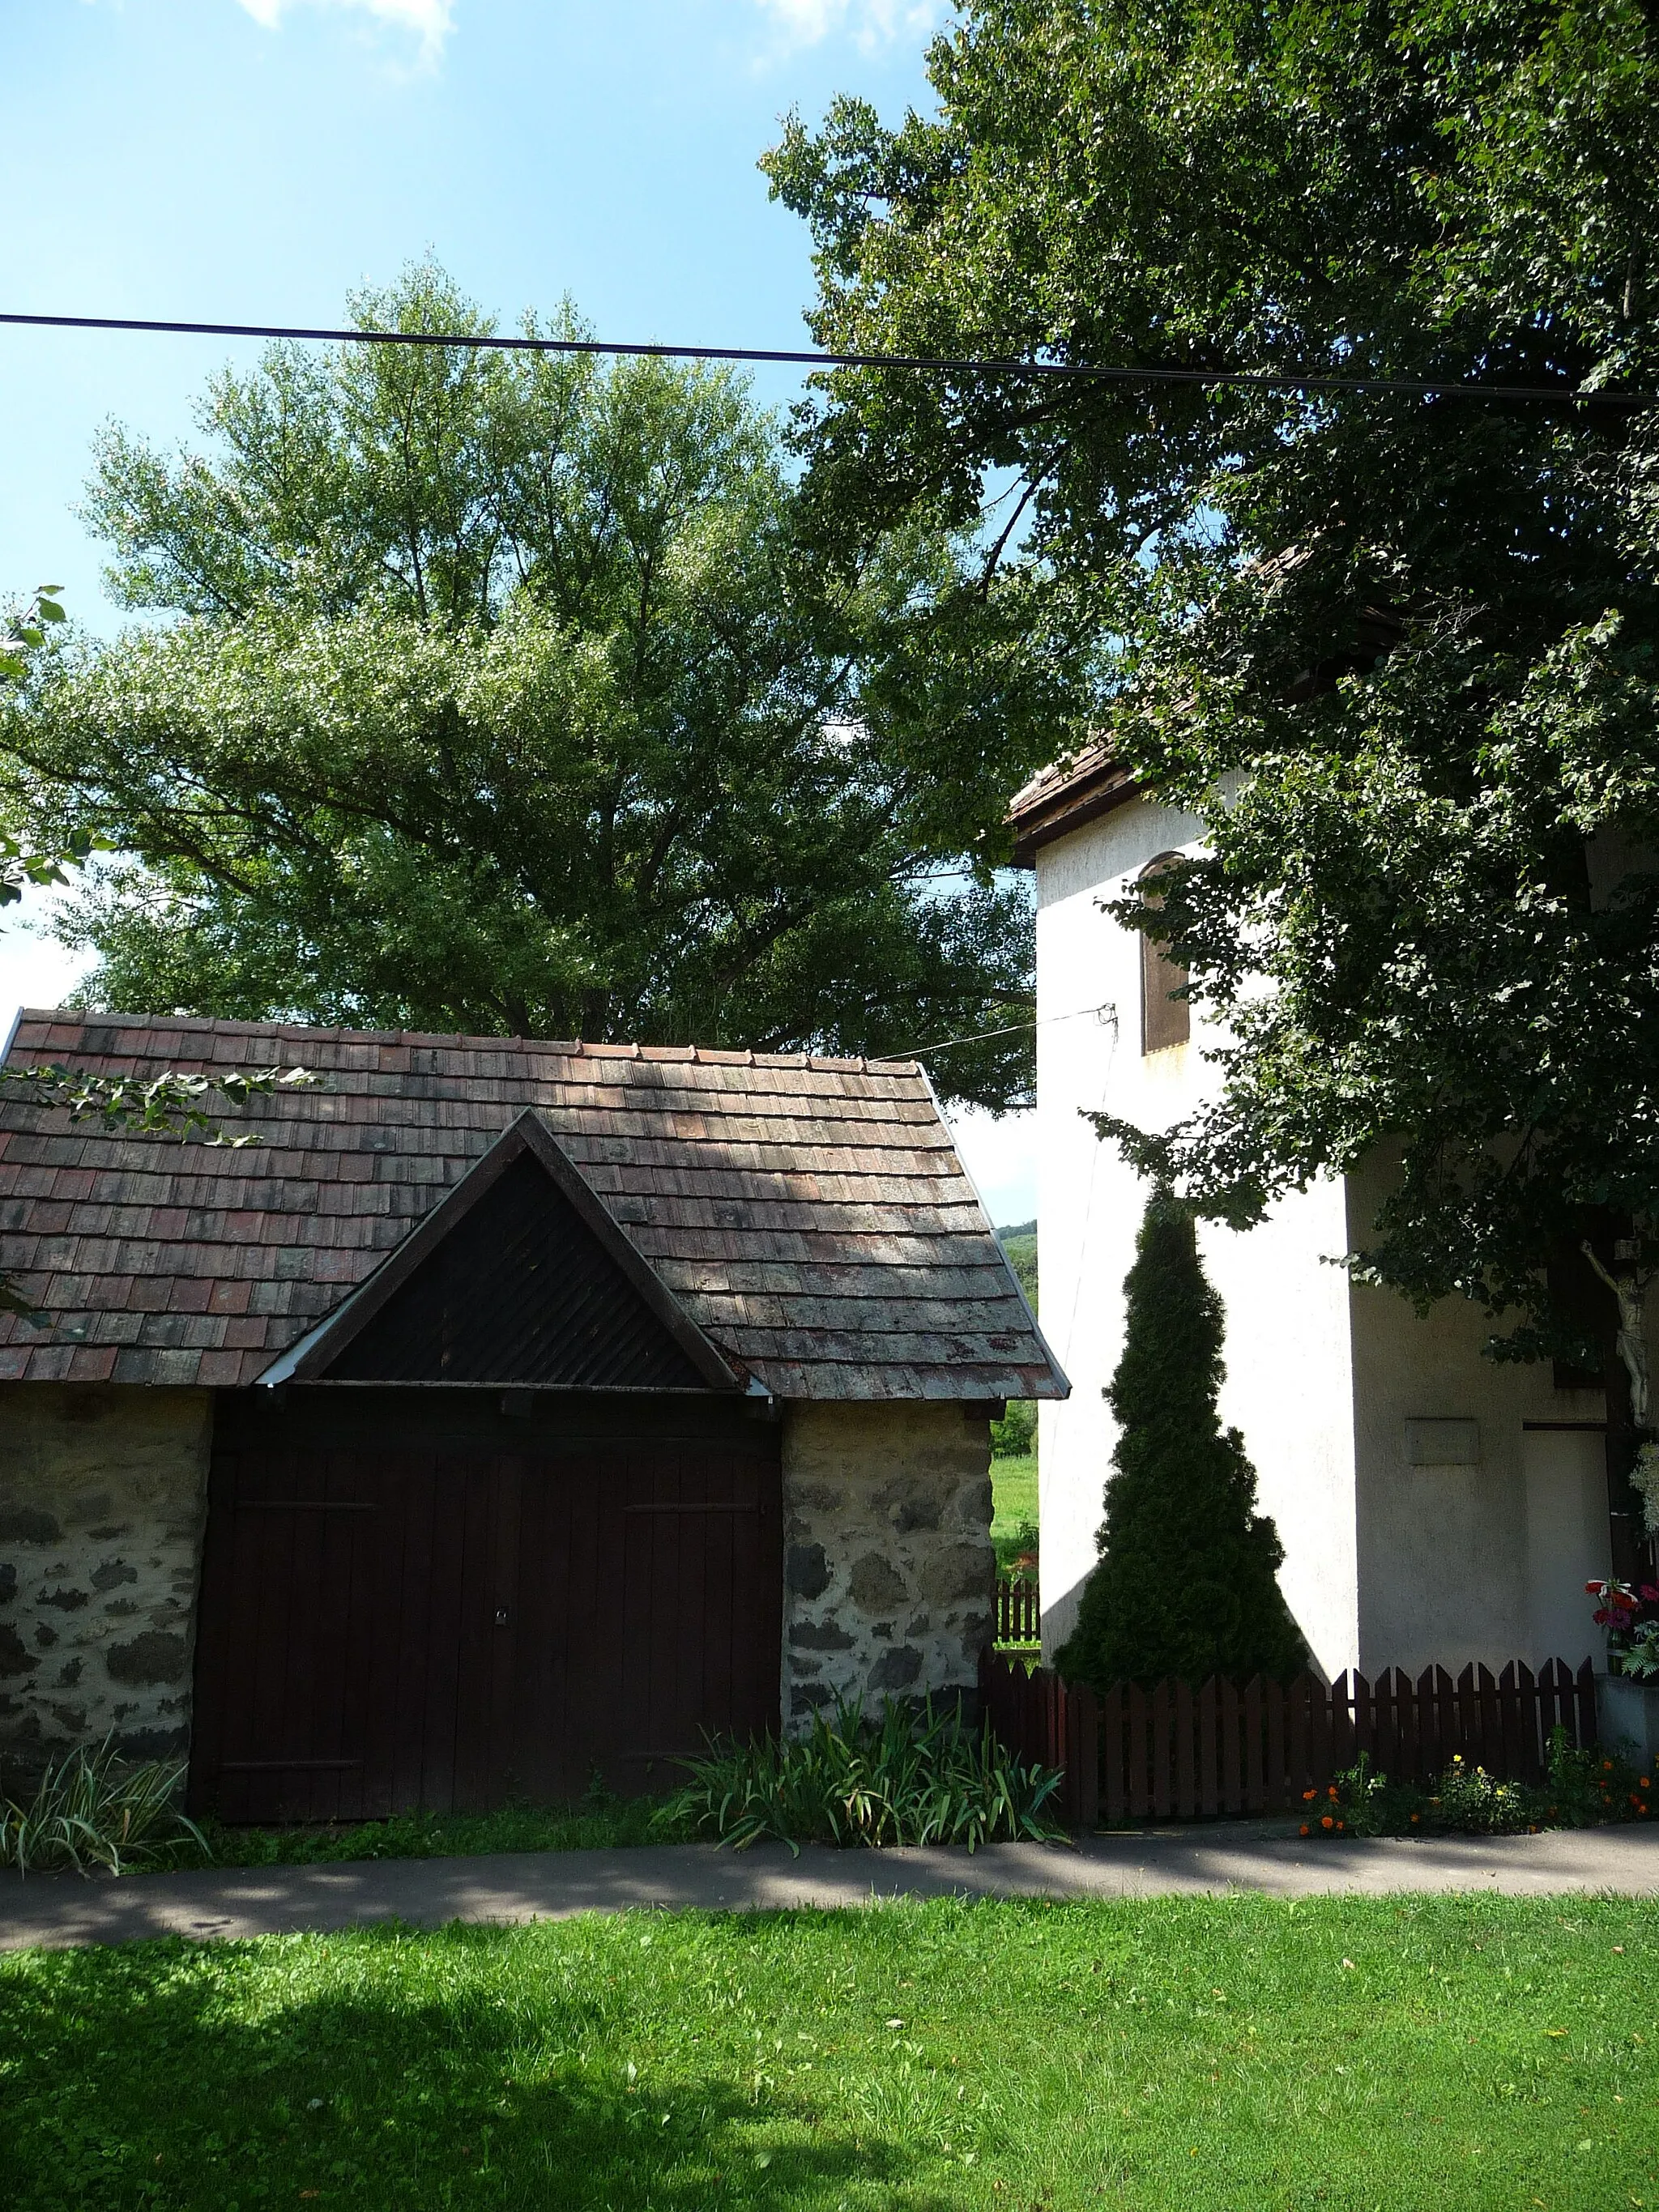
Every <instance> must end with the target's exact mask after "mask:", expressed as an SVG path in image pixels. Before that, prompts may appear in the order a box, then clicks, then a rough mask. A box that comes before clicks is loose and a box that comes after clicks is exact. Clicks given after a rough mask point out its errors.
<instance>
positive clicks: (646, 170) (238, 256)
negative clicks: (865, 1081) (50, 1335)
mask: <svg viewBox="0 0 1659 2212" xmlns="http://www.w3.org/2000/svg"><path fill="white" fill-rule="evenodd" d="M944 14H945V9H944V8H943V6H942V5H939V4H937V0H56V3H55V4H52V5H49V6H39V5H37V6H34V7H33V8H25V7H23V6H22V5H21V4H19V0H14V4H13V5H12V6H11V7H9V8H8V9H7V10H6V15H7V21H6V24H5V28H4V33H3V43H0V195H3V204H4V205H5V207H6V209H7V210H8V215H9V222H8V225H7V229H8V237H9V251H8V252H7V255H6V260H5V276H4V279H3V283H0V304H3V306H5V307H10V308H13V309H21V310H26V311H31V312H40V313H71V314H76V313H79V314H104V315H138V316H146V317H161V318H173V319H183V320H203V321H224V322H294V323H322V324H330V323H334V322H337V321H339V320H341V319H342V318H343V306H344V302H345V299H346V295H347V294H348V293H349V291H351V290H352V289H353V288H354V287H356V286H357V285H360V284H363V283H383V282H385V281H386V279H388V278H389V277H391V276H393V275H394V274H395V273H396V271H397V270H398V269H399V268H400V267H401V266H402V265H403V264H404V263H405V262H406V261H409V260H410V259H413V258H416V257H418V256H419V255H421V254H422V253H424V252H428V251H430V252H433V253H435V255H436V257H437V258H438V259H439V260H440V261H441V263H442V264H443V265H444V266H445V267H446V268H447V270H449V272H450V273H451V275H452V276H454V277H455V278H456V279H457V281H458V282H459V283H460V284H461V285H462V286H463V287H464V288H465V289H467V290H468V291H470V292H471V294H472V295H473V296H474V297H475V298H477V300H478V301H481V302H482V303H483V305H484V306H485V307H487V308H489V309H490V310H491V311H493V312H495V313H497V314H499V315H500V316H501V317H502V319H505V320H508V321H510V320H512V319H513V318H515V317H516V316H517V314H518V313H519V312H520V310H521V309H522V308H524V307H530V306H535V307H541V308H544V309H545V308H547V307H550V306H551V305H552V304H553V303H554V302H555V301H556V300H557V299H558V298H559V297H560V296H561V295H562V294H564V293H567V292H568V294H570V295H571V296H572V297H573V298H574V301H576V303H577V305H578V307H580V310H581V311H582V313H584V314H585V315H586V316H587V317H588V319H590V320H591V321H592V323H593V324H594V325H596V327H597V328H598V329H599V331H600V332H601V334H603V335H605V336H606V337H628V338H657V339H666V340H678V341H684V342H688V343H699V344H707V343H736V344H751V345H784V346H789V345H794V344H798V343H805V332H804V331H803V326H802V323H801V311H802V308H803V307H804V306H805V304H806V302H807V301H808V300H809V299H810V297H811V264H810V259H809V253H808V245H807V240H806V236H805V232H804V230H803V228H802V227H801V225H800V224H799V223H798V222H796V220H795V219H794V217H793V216H790V215H789V214H787V212H786V211H785V210H782V209H781V208H777V207H775V206H773V205H772V204H770V203H769V200H768V198H767V196H766V186H765V180H764V179H763V177H762V176H761V175H760V174H759V173H758V171H757V168H756V166H755V163H756V160H757V156H758V155H759V154H760V153H761V152H762V151H763V149H765V148H766V147H767V146H768V145H769V144H770V143H772V142H773V141H774V140H775V137H776V136H777V130H778V118H779V117H780V116H781V114H783V113H784V112H787V110H788V109H790V108H791V107H799V109H800V110H801V111H802V112H803V113H804V114H805V115H806V116H807V117H808V118H812V117H815V116H817V115H818V114H819V113H821V112H822V111H823V106H825V104H826V102H827V101H828V100H829V98H830V96H831V95H832V94H834V93H836V92H838V91H846V92H854V93H858V94H862V95H863V96H865V97H866V98H867V99H869V100H872V101H873V102H874V103H875V105H876V106H878V108H879V109H880V110H881V111H882V112H884V114H887V115H889V116H891V117H894V118H896V117H897V116H898V115H899V114H900V113H901V112H902V110H903V108H904V107H905V106H906V105H907V104H918V105H920V104H922V103H925V102H926V100H927V82H926V78H925V76H924V73H923V68H922V55H923V50H924V47H925V45H926V41H927V34H928V33H929V30H930V29H931V28H932V27H934V26H935V25H936V24H937V23H938V22H939V21H941V20H942V19H943V16H944ZM257 350H258V349H257V347H255V346H252V345H246V344H245V345H243V346H241V347H240V348H238V347H237V346H235V345H233V344H232V343H229V342H228V341H224V340H219V339H207V340H197V339H189V338H159V337H114V336H111V335H107V334H92V333H57V332H52V333H47V332H40V331H15V330H12V331H6V330H3V329H0V409H3V412H0V422H3V425H4V428H5V438H4V447H3V450H4V455H5V459H4V465H3V469H0V593H3V594H4V595H6V596H8V597H9V596H12V595H14V594H15V593H16V592H21V591H24V590H27V588H28V587H29V586H31V585H33V584H34V583H35V582H37V581H40V580H49V581H52V582H57V583H61V584H63V585H64V586H66V591H67V604H68V605H69V606H70V610H71V611H72V612H73V613H74V614H75V615H76V617H78V618H79V619H81V620H82V621H85V622H88V623H90V624H91V625H92V626H93V627H94V628H95V629H100V630H108V629H112V628H113V627H114V626H115V624H116V623H117V621H118V617H117V615H116V614H115V612H114V611H113V610H112V608H110V606H109V605H108V604H107V602H106V600H105V599H104V598H103V596H102V593H101V592H100V586H99V566H100V555H99V550H98V548H97V547H96V545H95V544H93V543H92V542H91V541H90V540H89V539H88V538H87V536H86V534H85V532H84V531H83V530H82V526H81V525H80V523H79V522H78V520H76V516H75V513H74V511H73V510H74V507H75V505H76V501H77V499H78V497H79V495H80V490H81V486H82V482H83V480H84V478H85V476H86V471H87V465H88V451H89V447H90V445H91V441H92V437H93V435H94V431H95V430H96V428H98V426H99V424H100V423H101V422H104V421H106V419H107V418H109V417H110V416H115V417H117V418H118V419H119V420H121V421H123V422H126V423H128V424H129V425H131V427H132V428H135V429H138V430H142V431H143V433H145V434H146V435H149V437H151V438H153V439H155V440H158V441H161V442H164V443H171V442H173V441H177V440H179V439H183V438H185V437H187V436H188V435H190V431H191V402H192V400H193V398H195V396H196V395H197V393H198V392H200V391H201V389H202V386H203V385H204V381H205V380H206V378H207V376H208V375H209V374H210V372H211V371H212V370H213V369H214V368H216V367H217V366H218V365H219V364H220V363H221V362H222V361H224V360H226V359H227V358H229V357H234V356H236V355H237V354H238V353H239V352H240V354H242V355H244V356H246V355H251V354H252V353H254V352H256V351H257ZM795 388H796V386H795V385H794V383H793V380H792V379H791V377H790V375H789V373H788V372H786V371H777V372H773V373H770V374H769V375H768V376H766V377H763V378H762V379H761V380H757V389H758V390H759V391H760V392H761V393H762V394H763V397H766V398H771V399H775V400H777V401H780V402H781V401H784V400H787V398H789V397H790V396H791V395H792V393H793V391H794V390H795ZM12 911H14V912H15V909H13V910H12ZM71 975H72V970H71V969H70V967H69V966H68V964H67V961H66V957H65V956H64V954H62V953H61V951H58V950H57V949H56V948H54V947H53V946H52V945H50V944H49V943H46V942H42V941H41V940H40V939H39V938H38V937H32V936H30V935H29V934H28V933H27V926H26V927H25V928H24V929H23V930H20V929H19V928H18V927H15V925H13V926H9V927H7V928H6V930H5V931H4V933H3V934H0V1021H4V1020H6V1019H7V1018H8V1009H9V1006H11V1004H12V1003H13V1002H14V1000H18V999H27V1000H33V1001H35V1002H37V1003H38V1002H40V1000H46V1001H48V1002H49V1001H50V1000H52V999H54V998H55V997H56V996H57V995H58V994H59V992H60V991H61V990H62V989H64V987H66V986H67V982H68V981H69V980H70V976H71ZM1027 1118H1028V1117H1017V1118H1015V1119H1014V1120H1012V1121H1009V1122H1005V1123H1003V1124H1001V1125H1000V1126H999V1125H993V1124H988V1123H985V1122H982V1121H980V1120H979V1118H978V1117H969V1118H968V1120H967V1121H966V1122H965V1123H964V1126H963V1129H962V1132H961V1133H962V1136H963V1143H964V1149H965V1150H966V1152H967V1154H968V1157H969V1164H970V1166H971V1167H972V1169H973V1170H974V1172H975V1175H976V1176H977V1177H978V1178H979V1180H980V1182H981V1187H982V1188H983V1189H984V1192H985V1195H986V1198H987V1203H988V1204H989V1205H990V1206H991V1207H992V1210H993V1212H994V1214H995V1215H996V1217H997V1218H1000V1219H1010V1218H1024V1217H1026V1216H1027V1215H1029V1214H1030V1213H1031V1212H1033V1211H1034V1210H1035V1207H1034V1204H1033V1202H1032V1196H1031V1190H1032V1180H1033V1178H1032V1170H1031V1164H1030V1146H1029V1142H1028V1139H1027V1138H1026V1134H1025V1129H1024V1121H1025V1120H1026V1119H1027Z"/></svg>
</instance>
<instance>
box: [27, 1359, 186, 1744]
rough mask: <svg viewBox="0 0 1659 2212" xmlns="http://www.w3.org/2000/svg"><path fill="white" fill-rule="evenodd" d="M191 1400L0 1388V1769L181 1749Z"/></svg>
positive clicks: (163, 1394) (154, 1393)
mask: <svg viewBox="0 0 1659 2212" xmlns="http://www.w3.org/2000/svg"><path fill="white" fill-rule="evenodd" d="M212 1424H213V1408H212V1400H211V1398H210V1395H209V1393H208V1392H207V1391H205V1390H165V1389H122V1388H119V1387H117V1386H114V1385H111V1384H108V1383H100V1384H98V1385H96V1386H91V1385H88V1386H87V1387H84V1388H77V1387H76V1386H75V1385H73V1384H62V1385H60V1384H57V1383H8V1384H0V1769H3V1771H4V1772H5V1774H6V1777H7V1779H8V1781H9V1782H11V1783H14V1784H15V1782H16V1781H17V1780H19V1779H20V1778H21V1777H22V1776H23V1775H24V1774H26V1773H27V1771H29V1770H30V1769H38V1768H40V1766H41V1765H44V1764H45V1762H46V1759H48V1758H50V1757H52V1755H53V1754H54V1753H58V1752H62V1751H65V1750H68V1749H70V1747H72V1746H74V1745H76V1744H97V1743H100V1742H101V1741H103V1738H104V1736H105V1735H106V1733H108V1732H111V1731H113V1734H114V1736H115V1741H116V1742H117V1743H118V1746H119V1747H120V1748H121V1749H122V1750H123V1751H125V1752H127V1753H131V1755H132V1756H134V1757H138V1758H162V1757H166V1758H175V1757H182V1756H183V1754H184V1753H185V1750H186V1749H187V1747H188V1745H189V1741H190V1688H191V1661H192V1658H193V1656H194V1651H193V1646H194V1642H195V1628H196V1592H197V1578H198V1576H199V1573H200V1567H201V1556H202V1531H203V1527H204V1522H205V1518H206V1511H207V1471H208V1452H209V1445H210V1437H211V1432H212Z"/></svg>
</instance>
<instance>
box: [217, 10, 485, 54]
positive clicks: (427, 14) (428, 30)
mask: <svg viewBox="0 0 1659 2212" xmlns="http://www.w3.org/2000/svg"><path fill="white" fill-rule="evenodd" d="M240 6H242V7H243V8H245V9H246V10H247V12H248V14H249V15H252V18H253V20H254V21H255V22H256V23H262V24H264V27H265V29H266V30H268V31H275V30H279V29H280V28H281V27H282V21H283V16H284V15H287V14H288V13H289V10H290V9H293V8H295V7H296V6H305V7H312V8H352V9H357V10H358V11H359V12H360V13H362V14H363V15H373V16H374V19H375V20H376V21H377V22H380V23H385V24H387V25H389V26H391V27H392V28H393V29H395V30H401V31H408V32H410V33H412V34H413V35H414V37H416V39H418V40H419V41H420V53H421V59H422V61H423V62H427V63H435V62H436V61H437V59H438V57H439V55H440V54H441V52H443V44H444V40H446V39H447V37H448V36H449V33H450V31H451V30H452V29H453V25H454V13H455V10H454V0H240Z"/></svg>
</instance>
